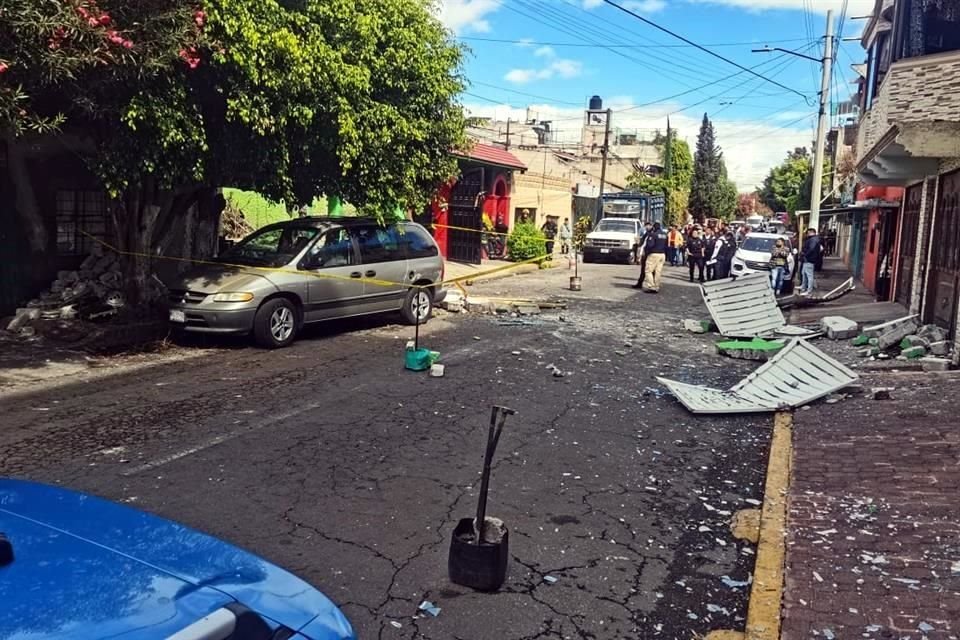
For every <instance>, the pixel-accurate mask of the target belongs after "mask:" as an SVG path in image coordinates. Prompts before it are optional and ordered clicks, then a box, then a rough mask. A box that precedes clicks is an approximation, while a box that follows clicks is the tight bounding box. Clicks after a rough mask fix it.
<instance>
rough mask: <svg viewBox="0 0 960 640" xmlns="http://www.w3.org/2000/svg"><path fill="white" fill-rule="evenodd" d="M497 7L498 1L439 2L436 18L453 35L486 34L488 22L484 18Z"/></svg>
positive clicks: (444, 0)
mask: <svg viewBox="0 0 960 640" xmlns="http://www.w3.org/2000/svg"><path fill="white" fill-rule="evenodd" d="M499 7H500V2H499V0H440V2H439V4H438V5H437V9H438V13H437V17H438V18H440V21H441V22H443V24H444V25H446V26H447V28H448V29H450V30H452V31H453V32H454V33H466V32H470V31H473V32H476V33H486V32H489V31H490V22H489V21H487V20H486V19H485V16H487V15H488V14H490V13H493V12H494V11H496V10H497V9H498V8H499Z"/></svg>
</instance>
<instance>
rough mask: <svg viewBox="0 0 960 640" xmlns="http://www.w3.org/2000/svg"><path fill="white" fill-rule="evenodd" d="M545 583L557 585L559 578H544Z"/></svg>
mask: <svg viewBox="0 0 960 640" xmlns="http://www.w3.org/2000/svg"><path fill="white" fill-rule="evenodd" d="M543 581H544V582H547V583H550V584H556V582H557V578H555V577H554V576H543Z"/></svg>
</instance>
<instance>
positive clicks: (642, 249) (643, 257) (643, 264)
mask: <svg viewBox="0 0 960 640" xmlns="http://www.w3.org/2000/svg"><path fill="white" fill-rule="evenodd" d="M643 228H644V231H643V237H642V238H640V246H638V247H637V256H636V258H635V259H634V261H635V262H639V263H640V277H639V278H637V284H635V285H633V288H634V289H642V288H643V280H644V278H646V277H647V251H646V245H647V238H649V237H650V234H651V233H653V223H652V222H646V223H644V225H643Z"/></svg>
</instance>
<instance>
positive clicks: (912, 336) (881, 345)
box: [823, 315, 954, 371]
mask: <svg viewBox="0 0 960 640" xmlns="http://www.w3.org/2000/svg"><path fill="white" fill-rule="evenodd" d="M823 328H824V331H826V333H827V336H828V337H830V338H833V339H834V340H846V339H852V340H853V345H854V346H856V347H859V348H860V350H859V352H858V354H859V355H860V356H861V357H863V358H870V359H872V360H900V361H904V360H913V361H917V362H919V363H920V365H922V367H923V369H924V370H925V371H946V370H948V369H950V366H951V362H952V359H953V355H954V345H953V343H952V342H950V341H949V340H947V334H946V332H945V331H944V330H943V329H942V328H940V327H938V326H937V325H933V324H925V325H921V324H920V323H919V321H918V318H917V316H916V315H911V316H906V317H903V318H898V319H896V320H891V321H890V322H885V323H883V324H878V325H874V326H870V327H864V328H863V329H862V330H861V329H860V327H859V326H858V325H857V323H856V322H853V321H852V320H848V319H846V318H841V317H829V318H824V319H823Z"/></svg>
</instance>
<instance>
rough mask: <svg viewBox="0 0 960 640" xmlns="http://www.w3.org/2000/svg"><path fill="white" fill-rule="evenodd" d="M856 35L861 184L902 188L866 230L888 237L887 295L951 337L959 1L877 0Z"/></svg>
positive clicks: (959, 284)
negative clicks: (862, 71)
mask: <svg viewBox="0 0 960 640" xmlns="http://www.w3.org/2000/svg"><path fill="white" fill-rule="evenodd" d="M862 44H863V46H864V48H865V49H866V51H867V68H866V77H865V78H864V82H863V91H862V92H861V100H862V104H861V107H862V109H861V114H862V116H861V118H860V121H859V123H858V125H857V143H856V168H857V173H858V178H859V180H860V182H861V184H862V185H863V186H864V187H865V188H888V187H894V188H900V189H903V195H902V203H901V206H900V208H899V209H898V210H897V211H896V212H895V213H893V214H887V215H886V216H885V217H884V218H883V219H877V220H874V221H873V222H872V223H871V221H869V220H868V222H867V232H868V233H870V232H871V229H872V226H871V224H879V225H880V229H878V231H880V232H881V238H880V240H882V239H884V238H889V241H890V243H891V244H890V251H889V252H888V260H887V263H888V264H887V266H888V268H889V270H890V283H889V287H890V295H891V297H892V298H893V299H895V300H897V301H900V302H902V303H903V304H904V305H905V306H907V307H908V308H909V309H910V311H911V313H918V314H920V316H921V318H922V319H923V321H924V322H931V323H935V324H937V325H939V326H941V327H943V328H944V329H947V330H948V331H949V332H950V335H951V338H952V339H955V340H956V339H957V338H958V337H960V336H958V332H957V329H958V321H960V0H877V3H876V6H875V9H874V12H873V16H872V18H871V19H870V21H869V23H868V24H867V26H866V28H865V30H864V33H863V37H862ZM891 215H893V216H895V217H894V218H893V219H891V217H890V216H891ZM888 227H892V230H887V228H888Z"/></svg>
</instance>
